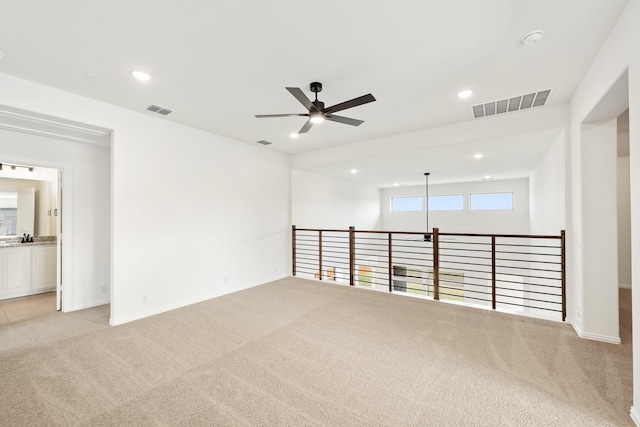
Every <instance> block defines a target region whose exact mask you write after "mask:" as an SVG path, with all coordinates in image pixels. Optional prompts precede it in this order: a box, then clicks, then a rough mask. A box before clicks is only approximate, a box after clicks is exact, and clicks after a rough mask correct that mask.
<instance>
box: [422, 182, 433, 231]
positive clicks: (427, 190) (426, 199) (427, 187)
mask: <svg viewBox="0 0 640 427" xmlns="http://www.w3.org/2000/svg"><path fill="white" fill-rule="evenodd" d="M424 179H425V193H426V197H425V203H426V204H425V206H426V209H425V211H426V214H427V215H426V216H427V232H426V233H425V234H424V241H425V242H430V241H431V234H429V172H425V174H424Z"/></svg>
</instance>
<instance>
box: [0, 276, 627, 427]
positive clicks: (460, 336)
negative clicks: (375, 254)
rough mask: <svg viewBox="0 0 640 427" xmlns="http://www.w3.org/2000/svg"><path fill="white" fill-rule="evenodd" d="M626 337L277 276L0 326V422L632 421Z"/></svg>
mask: <svg viewBox="0 0 640 427" xmlns="http://www.w3.org/2000/svg"><path fill="white" fill-rule="evenodd" d="M629 301H630V296H629V292H628V291H626V293H625V291H623V292H622V293H621V308H622V309H621V324H622V338H623V340H624V344H622V345H613V344H604V343H600V342H594V341H588V340H584V339H581V338H579V337H577V336H576V334H575V333H574V331H573V329H572V328H571V327H570V326H569V325H566V324H562V323H555V322H548V321H543V320H536V319H530V318H524V317H519V316H510V315H507V314H501V313H495V312H491V311H485V310H478V309H471V308H465V307H459V306H453V305H450V304H445V303H437V302H430V301H423V300H418V299H415V298H407V297H402V296H398V295H389V294H384V293H378V292H370V291H367V290H361V289H354V288H349V287H344V286H339V285H335V284H324V283H317V282H312V281H306V280H302V279H294V278H289V279H283V280H279V281H276V282H272V283H268V284H266V285H263V286H259V287H256V288H252V289H249V290H246V291H242V292H238V293H235V294H231V295H227V296H224V297H220V298H217V299H214V300H210V301H206V302H203V303H200V304H196V305H193V306H190V307H186V308H183V309H179V310H175V311H172V312H169V313H164V314H161V315H158V316H154V317H151V318H147V319H143V320H140V321H137V322H132V323H129V324H126V325H122V326H117V327H109V326H108V325H107V322H108V316H109V314H108V307H107V306H103V307H98V308H95V309H90V310H84V311H81V312H75V313H68V314H60V313H56V314H52V315H47V316H44V317H40V318H37V319H33V320H27V321H23V322H17V323H13V324H7V325H1V326H0V425H2V426H5V425H6V426H27V425H28V426H31V425H33V426H36V425H63V426H69V425H83V426H84V425H89V426H123V425H135V426H144V425H150V426H151V425H167V426H173V425H180V426H184V425H194V426H195V425H203V426H205V425H206V426H208V425H221V426H229V425H241V426H255V425H268V426H285V425H291V426H303V425H331V426H338V425H344V426H349V425H354V426H374V425H389V426H400V425H415V426H461V425H463V426H626V425H629V426H632V425H633V423H632V422H631V419H630V418H629V415H628V413H629V408H630V406H631V404H632V391H631V386H632V372H631V369H632V360H631V342H630V337H631V334H630V324H631V316H630V302H629Z"/></svg>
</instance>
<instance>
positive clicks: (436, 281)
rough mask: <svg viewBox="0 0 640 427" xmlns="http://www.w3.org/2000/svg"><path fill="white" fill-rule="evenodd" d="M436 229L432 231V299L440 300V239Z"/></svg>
mask: <svg viewBox="0 0 640 427" xmlns="http://www.w3.org/2000/svg"><path fill="white" fill-rule="evenodd" d="M438 230H439V229H438V228H434V229H433V299H434V300H439V299H440V238H439V235H438Z"/></svg>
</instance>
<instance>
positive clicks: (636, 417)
mask: <svg viewBox="0 0 640 427" xmlns="http://www.w3.org/2000/svg"><path fill="white" fill-rule="evenodd" d="M629 415H630V416H631V419H632V420H633V422H634V423H635V424H636V425H637V426H640V412H639V411H638V410H637V409H636V407H635V406H632V407H631V410H630V411H629Z"/></svg>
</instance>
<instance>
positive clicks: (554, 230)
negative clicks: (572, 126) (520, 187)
mask: <svg viewBox="0 0 640 427" xmlns="http://www.w3.org/2000/svg"><path fill="white" fill-rule="evenodd" d="M565 147H566V145H565V132H564V131H562V132H560V134H559V135H558V137H557V138H556V140H555V141H554V142H553V144H552V145H551V146H550V147H549V149H548V150H547V152H546V154H545V155H544V157H543V158H542V160H541V161H540V163H539V164H538V166H537V167H536V169H535V170H534V171H533V173H532V174H531V176H530V177H529V202H530V203H529V204H530V205H529V231H530V233H531V234H555V235H557V234H559V233H560V231H561V230H564V229H565V227H566V225H565V217H566V212H565V173H566V166H565V162H566V159H565Z"/></svg>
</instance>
